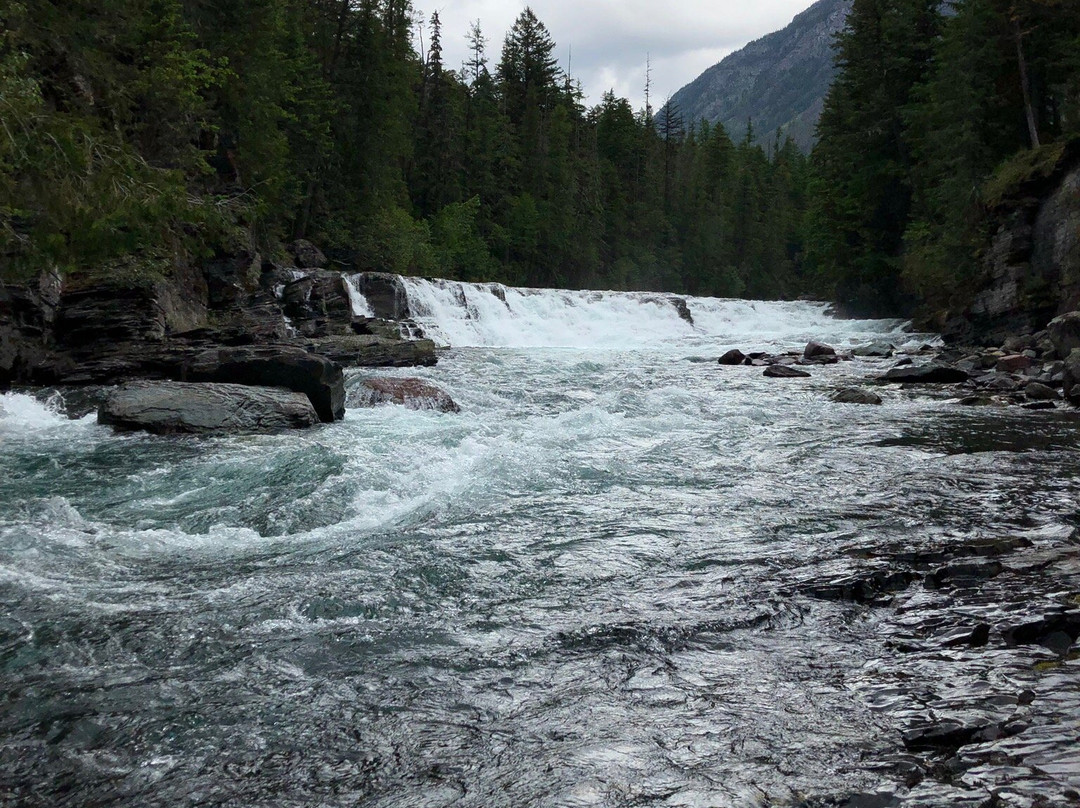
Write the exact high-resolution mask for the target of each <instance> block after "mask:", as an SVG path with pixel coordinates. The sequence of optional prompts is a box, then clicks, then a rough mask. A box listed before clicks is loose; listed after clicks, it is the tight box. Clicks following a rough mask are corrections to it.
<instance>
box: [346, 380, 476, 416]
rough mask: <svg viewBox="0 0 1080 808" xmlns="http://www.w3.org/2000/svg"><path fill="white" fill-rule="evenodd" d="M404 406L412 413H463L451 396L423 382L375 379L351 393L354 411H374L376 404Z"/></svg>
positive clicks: (349, 399)
mask: <svg viewBox="0 0 1080 808" xmlns="http://www.w3.org/2000/svg"><path fill="white" fill-rule="evenodd" d="M388 403H389V404H402V405H404V406H405V407H407V408H409V409H411V410H438V411H439V412H461V407H459V406H458V405H457V403H456V402H455V401H454V399H452V398H451V397H450V394H449V393H447V392H446V391H445V390H443V389H442V388H441V387H437V386H436V385H434V384H431V383H430V382H426V381H424V380H423V379H413V378H405V379H399V378H393V377H387V376H382V377H375V378H370V379H364V380H363V381H362V382H360V387H359V389H357V390H355V391H350V393H349V398H348V404H349V406H350V407H373V406H375V405H376V404H388Z"/></svg>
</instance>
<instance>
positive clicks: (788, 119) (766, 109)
mask: <svg viewBox="0 0 1080 808" xmlns="http://www.w3.org/2000/svg"><path fill="white" fill-rule="evenodd" d="M851 4H852V0H818V2H816V3H814V5H812V6H810V8H808V9H807V10H806V11H804V12H802V13H801V14H799V15H798V16H796V17H795V19H794V20H792V22H791V24H790V25H788V26H787V27H786V28H784V29H783V30H781V31H776V32H775V33H772V34H769V35H767V36H764V37H762V38H761V39H757V40H755V41H753V42H751V43H750V44H749V45H747V46H746V47H744V48H743V49H742V50H738V51H735V52H734V53H732V54H730V55H728V56H727V57H725V58H724V59H723V60H722V61H721V62H720V63H719V64H716V65H713V66H712V67H710V68H709V69H708V70H706V71H705V72H704V73H702V74H701V75H700V76H698V77H697V78H696V79H694V80H693V81H692V82H690V83H689V84H687V85H686V86H685V87H683V88H682V89H681V90H679V91H678V92H677V93H675V94H674V95H673V96H672V97H671V100H670V101H669V102H668V103H670V104H672V105H673V106H674V107H675V109H676V110H677V111H678V113H679V114H680V115H681V116H682V118H683V120H684V121H685V123H686V124H687V125H689V124H691V123H696V122H698V121H700V120H701V119H702V118H704V119H705V120H707V121H709V122H710V123H717V122H719V123H722V124H723V125H724V128H726V129H727V131H728V133H729V134H730V135H731V136H732V138H734V139H735V140H739V139H741V138H742V137H743V135H744V133H745V132H746V124H747V121H748V120H752V121H753V124H754V132H755V140H756V141H757V142H759V143H762V144H766V145H767V144H769V143H771V142H772V141H773V139H774V138H775V137H776V130H777V129H780V130H781V131H782V133H783V134H784V135H790V136H791V138H792V139H793V140H794V141H795V142H796V143H797V144H798V145H799V147H800V148H801V149H802V150H803V151H809V150H810V148H811V147H812V146H813V144H814V136H815V128H816V126H817V121H818V117H819V116H820V115H821V109H822V105H823V102H824V100H825V94H826V92H828V89H829V85H830V84H831V83H832V79H833V76H834V75H835V73H836V69H835V67H834V66H833V50H832V43H833V37H834V36H835V35H836V34H837V33H838V32H839V31H841V30H842V29H843V27H844V23H845V21H846V20H847V15H848V12H849V11H851Z"/></svg>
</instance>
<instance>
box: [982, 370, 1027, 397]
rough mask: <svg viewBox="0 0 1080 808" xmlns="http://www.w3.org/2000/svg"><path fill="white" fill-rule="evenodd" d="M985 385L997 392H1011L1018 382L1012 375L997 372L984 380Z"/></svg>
mask: <svg viewBox="0 0 1080 808" xmlns="http://www.w3.org/2000/svg"><path fill="white" fill-rule="evenodd" d="M980 381H981V380H980ZM986 386H987V387H989V388H990V389H991V390H996V391H997V392H999V393H1011V392H1013V391H1015V390H1016V389H1017V388H1019V387H1020V383H1019V382H1018V381H1016V379H1014V378H1013V377H1012V376H1008V375H1006V374H1004V373H998V374H996V375H994V376H993V377H992V378H991V379H989V380H988V381H987V382H986Z"/></svg>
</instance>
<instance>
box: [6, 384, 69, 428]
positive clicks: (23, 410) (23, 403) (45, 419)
mask: <svg viewBox="0 0 1080 808" xmlns="http://www.w3.org/2000/svg"><path fill="white" fill-rule="evenodd" d="M62 407H63V399H61V398H60V397H59V396H54V397H53V398H50V399H49V400H48V401H39V400H38V399H36V398H34V397H33V396H28V395H25V394H23V393H4V394H3V395H0V433H3V432H12V433H25V432H38V431H41V430H46V429H53V428H55V427H57V426H60V425H63V424H67V423H69V421H68V419H67V418H66V417H64V415H63V413H62V412H61V411H60V410H61V408H62Z"/></svg>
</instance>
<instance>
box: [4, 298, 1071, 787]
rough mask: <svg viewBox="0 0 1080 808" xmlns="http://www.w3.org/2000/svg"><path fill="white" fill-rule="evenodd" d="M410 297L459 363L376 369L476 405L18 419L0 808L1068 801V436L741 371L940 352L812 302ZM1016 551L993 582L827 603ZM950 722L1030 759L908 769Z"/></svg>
mask: <svg viewBox="0 0 1080 808" xmlns="http://www.w3.org/2000/svg"><path fill="white" fill-rule="evenodd" d="M411 284H412V285H411V286H410V301H411V303H412V306H413V310H414V312H416V313H417V315H418V317H417V319H418V320H419V321H420V322H421V325H423V326H424V328H425V329H426V331H427V332H428V333H429V335H431V336H432V337H434V338H436V339H437V340H438V341H440V342H442V343H444V344H448V345H452V346H454V347H452V348H449V349H447V350H446V352H445V353H444V354H443V355H442V356H441V358H440V362H439V364H438V366H437V367H434V368H430V369H423V370H421V371H413V370H410V371H408V372H404V371H381V372H382V373H390V374H396V375H420V376H422V377H423V378H425V379H427V380H429V381H432V382H434V383H436V384H438V385H440V386H442V387H443V388H445V389H446V390H447V391H448V392H449V393H450V394H451V395H452V396H453V397H454V398H455V399H456V401H457V402H458V403H459V404H460V405H461V408H462V412H461V413H460V414H443V413H437V412H432V411H423V410H410V409H405V408H402V407H393V406H384V407H377V408H373V409H350V410H349V411H348V413H347V418H346V419H345V420H344V421H342V422H338V423H335V424H331V425H324V426H322V427H320V428H317V429H315V430H313V431H309V432H304V433H290V434H280V435H271V436H242V437H227V438H197V437H171V438H161V437H151V436H146V435H141V434H114V433H113V432H112V431H110V430H109V429H107V428H105V427H101V426H98V425H97V424H96V423H95V419H94V416H93V415H91V416H87V417H85V418H81V419H75V420H69V419H68V418H66V417H64V415H63V414H62V411H60V407H59V404H60V403H59V402H58V401H56V400H54V401H51V402H42V401H40V400H38V399H36V398H33V397H31V396H30V395H27V394H17V393H15V394H7V395H5V396H3V397H0V447H2V452H0V599H2V602H3V605H4V610H3V614H2V615H0V685H2V687H0V711H2V712H0V803H2V804H3V805H11V806H28V807H30V806H35V807H36V806H139V807H140V808H147V807H149V806H163V807H164V806H169V808H177V807H178V806H189V805H190V806H196V805H198V806H218V805H220V806H245V807H247V806H315V805H318V806H372V807H374V806H378V807H379V808H390V806H402V807H404V806H408V807H409V808H420V807H422V806H425V807H426V806H431V807H432V808H434V807H435V806H470V807H471V806H476V808H481V807H485V808H496V807H497V806H521V807H523V808H525V807H528V806H538V807H539V806H544V807H547V806H750V805H796V804H802V805H808V806H809V805H822V806H824V805H843V804H851V805H866V806H872V805H892V804H900V802H898V801H906V802H904V803H903V804H910V805H939V804H940V805H967V804H970V805H979V804H990V803H987V802H985V799H986V798H987V795H989V794H991V793H994V792H995V790H997V791H998V792H1001V791H1002V789H1004V793H1006V794H1015V795H1019V796H1017V797H1016V799H1017V800H1021V801H1020V802H1008V801H1007V802H1006V803H1004V804H1009V805H1013V804H1015V805H1023V804H1034V803H1032V802H1031V800H1032V799H1033V797H1032V795H1036V796H1038V795H1045V796H1046V798H1047V799H1049V800H1051V801H1050V802H1048V803H1046V804H1052V805H1057V804H1069V800H1070V799H1072V797H1070V795H1073V796H1075V795H1076V790H1077V789H1080V753H1078V752H1077V749H1078V745H1077V740H1078V739H1080V675H1078V672H1077V666H1078V665H1080V663H1078V662H1077V661H1076V660H1075V659H1072V660H1070V658H1069V657H1070V655H1069V654H1068V653H1064V652H1062V653H1053V652H1052V651H1051V650H1048V649H1047V648H1044V647H1043V646H1042V645H1038V644H1029V645H1016V644H1015V643H1010V642H1006V641H1005V639H1003V638H1004V637H1005V636H1006V635H1005V634H1004V633H1003V631H1004V629H1003V627H1004V626H1007V625H1010V624H1011V623H1016V622H1017V621H1022V619H1027V618H1028V617H1030V614H1034V613H1038V614H1042V613H1043V612H1045V611H1046V609H1053V608H1058V607H1060V606H1061V604H1063V603H1065V604H1067V603H1069V602H1072V603H1076V602H1077V601H1076V600H1075V597H1076V593H1077V592H1080V570H1078V569H1077V564H1076V552H1075V544H1074V539H1073V530H1074V528H1075V527H1076V525H1077V524H1078V516H1077V502H1078V497H1080V479H1078V476H1077V470H1078V468H1080V466H1078V464H1077V459H1078V454H1077V447H1078V445H1080V430H1078V426H1077V421H1076V420H1075V419H1074V418H1072V417H1071V416H1069V415H1066V414H1055V413H1046V414H1044V413H1030V412H1025V411H1022V410H1019V409H1000V410H988V409H969V408H961V407H959V406H957V405H956V403H955V402H953V401H949V400H947V399H946V398H945V397H944V396H940V395H938V396H927V395H924V394H921V393H918V392H917V391H907V390H901V389H899V388H896V387H893V388H883V390H882V394H883V397H884V398H885V403H884V405H882V406H880V407H871V406H857V405H845V404H836V403H832V402H831V401H830V400H829V394H830V392H831V391H832V390H834V389H836V388H838V387H842V386H844V385H846V384H851V383H855V382H859V381H861V380H863V379H865V378H866V377H867V376H872V375H875V374H878V373H881V372H883V370H884V369H886V368H888V367H890V366H891V364H892V361H891V360H884V359H877V360H873V359H866V360H855V361H852V362H842V363H840V364H838V365H834V366H830V367H822V368H813V370H812V372H813V376H812V378H810V379H767V378H764V377H762V375H761V370H760V368H747V367H735V368H730V367H727V368H725V367H720V366H718V365H717V364H716V361H715V360H716V357H717V356H719V355H720V354H721V353H722V352H723V351H724V350H726V349H727V348H730V347H740V348H743V349H744V350H757V349H760V350H778V349H794V348H801V346H802V345H803V344H805V342H806V341H807V340H808V339H811V338H814V339H819V340H823V341H826V342H829V343H830V344H833V345H835V346H837V347H838V348H842V347H845V346H851V345H855V344H859V343H863V342H866V341H868V340H878V339H887V340H891V341H892V342H894V343H895V344H897V345H902V344H910V347H912V348H913V349H914V348H915V347H917V346H918V345H919V344H921V342H924V341H926V339H927V338H926V337H925V336H922V337H919V336H918V335H910V334H906V333H904V332H903V331H902V330H901V324H900V323H898V322H894V321H889V322H886V321H863V322H857V321H842V320H836V319H833V318H831V317H829V316H828V315H827V314H826V312H825V310H824V307H823V306H821V305H819V304H813V303H760V302H759V303H754V302H747V301H716V300H701V299H693V298H691V299H689V301H688V302H689V309H690V311H691V313H692V314H693V317H694V324H693V325H691V324H690V323H688V322H686V321H685V320H683V319H680V317H679V315H678V312H677V310H676V309H675V307H674V306H672V305H670V303H668V302H667V300H666V299H665V298H664V297H663V296H648V295H635V294H622V295H617V294H611V293H604V294H601V293H584V292H582V293H561V292H552V291H545V292H530V291H526V290H506V289H500V290H498V291H499V292H500V294H499V295H495V294H492V293H491V292H490V290H488V289H486V288H485V287H470V286H454V285H448V284H433V283H429V282H424V281H413V282H411ZM503 298H505V300H504V299H503ZM359 375H360V374H358V373H357V372H350V378H351V379H352V383H353V384H355V383H356V379H357V378H358V376H359ZM1001 537H1010V539H1011V540H1014V541H1015V542H1017V543H1018V546H1019V544H1022V546H1023V547H1024V548H1026V549H1025V550H1024V551H1023V553H1022V554H1021V556H1020V561H1015V560H1010V559H1011V558H1012V557H1011V556H1010V557H1006V558H1005V559H1003V562H1004V564H1005V570H1004V573H1002V574H999V575H997V577H995V578H994V580H986V581H975V582H972V583H970V584H967V585H964V586H961V587H959V588H953V589H949V588H948V587H946V588H944V590H943V589H942V588H931V587H929V586H927V585H925V584H924V583H923V582H922V581H921V580H918V579H913V580H912V581H911V582H910V583H907V582H905V583H906V585H905V586H903V587H901V588H900V589H899V590H898V591H897V593H896V595H895V598H894V599H893V600H891V601H888V602H882V603H866V602H852V601H851V600H844V599H839V600H837V599H831V598H828V597H821V596H820V592H818V593H816V594H815V592H814V586H816V585H817V584H818V583H820V582H821V581H828V580H834V579H836V577H837V576H841V577H842V576H844V575H850V574H856V573H858V571H859V570H860V569H862V568H863V567H864V566H865V565H866V564H874V563H878V561H880V560H882V559H887V558H889V557H890V556H889V554H890V553H896V552H899V551H901V550H905V549H908V550H910V549H917V548H937V549H940V548H942V547H946V548H947V547H949V546H953V545H962V544H965V543H968V544H970V543H971V542H978V541H986V540H996V539H1000V538H1001ZM1040 564H1041V566H1039V565H1040ZM943 592H944V594H943ZM1070 598H1071V599H1072V601H1070V600H1069V599H1070ZM905 620H906V621H907V622H905ZM1010 621H1011V622H1010ZM983 622H985V623H986V624H987V625H989V626H990V627H991V634H990V638H989V641H988V642H987V643H985V644H983V645H980V646H979V647H974V645H973V646H972V647H970V648H969V647H968V646H966V645H965V646H963V647H961V648H956V647H953V646H948V647H946V646H944V645H940V644H937V645H935V644H934V642H933V641H932V639H933V637H935V636H938V635H940V634H941V633H942V632H945V631H947V630H951V629H953V628H955V627H956V626H961V627H962V626H965V625H968V624H981V623H983ZM904 638H907V639H906V640H904ZM1072 639H1075V637H1072ZM901 640H903V641H904V642H908V644H909V646H910V644H911V643H915V647H914V648H912V647H907V648H904V647H903V646H902V645H898V643H900V642H901ZM919 643H922V645H919ZM1067 646H1068V643H1067V642H1066V648H1067ZM898 648H899V649H900V650H897V649H898ZM1072 656H1073V657H1075V654H1073V655H1072ZM950 710H951V711H952V712H950ZM927 711H929V712H930V713H933V716H932V720H934V721H940V720H944V719H951V718H955V716H954V715H953V714H954V713H956V714H959V715H960V716H961V719H959V720H967V719H968V718H971V716H975V718H972V719H971V720H972V721H975V722H976V725H979V724H978V721H983V723H984V724H986V722H987V721H989V722H990V724H987V726H989V725H992V726H994V727H998V728H999V729H998V731H996V732H995V733H993V734H994V735H998V736H1001V737H989V736H987V737H979V738H976V739H966V740H967V741H970V743H965V745H964V749H962V750H959V751H958V750H957V749H956V748H955V747H956V744H954V745H953V748H952V749H949V750H948V752H947V753H946V752H942V751H941V750H938V749H933V750H930V751H920V750H919V749H918V748H917V744H911V743H909V744H908V747H910V748H906V747H905V743H904V742H903V740H902V738H903V733H904V732H905V731H908V730H910V728H911V727H912V726H916V725H917V724H918V721H919V720H921V719H920V718H919V716H924V714H925V713H927ZM988 715H989V716H990V718H987V716H988ZM964 716H966V717H967V718H964ZM943 717H944V718H943ZM926 720H930V719H926ZM1010 721H1011V722H1012V724H1009V722H1010ZM1018 722H1019V723H1018ZM979 726H982V725H979ZM1006 726H1007V729H1001V728H1002V727H1006ZM1039 739H1041V743H1042V745H1041V746H1040V745H1038V744H1037V743H1036V741H1039ZM980 743H981V744H982V746H981V747H980V746H979V744H980ZM1007 743H1013V744H1014V745H1015V744H1017V743H1020V744H1022V745H1023V744H1026V746H1023V748H1022V749H1020V751H1016V749H1015V748H1014V747H1009V748H1010V749H1013V753H1012V756H1011V757H1010V756H1009V754H1006V752H1007V750H1006V752H1002V749H1003V748H1005V747H1004V746H1003V744H1007ZM1032 744H1035V747H1037V748H1035V747H1033V746H1032ZM1033 749H1034V751H1032V750H1033ZM980 750H981V751H980ZM978 753H983V754H982V757H979V754H978ZM965 754H966V755H967V757H966V758H965ZM972 755H974V757H972ZM1040 755H1041V757H1040ZM957 760H960V761H961V763H959V764H958V763H956V762H955V761H957ZM964 761H967V762H966V763H965V762H964ZM941 766H945V767H948V766H953V768H954V769H955V771H952V772H951V773H950V772H944V773H943V772H942V771H941V770H939V768H940V767H941ZM958 766H959V768H957V767H958ZM935 767H939V768H935ZM853 794H863V795H869V794H875V795H876V796H874V797H872V798H871V797H860V798H858V799H866V800H871V801H869V802H861V803H860V802H849V803H845V802H844V800H848V799H849V797H850V795H853ZM980 799H982V800H983V802H981V803H980V802H979V801H978V800H980ZM1025 799H1026V800H1028V802H1027V803H1025V802H1023V800H1025ZM873 800H880V801H879V802H874V801H873ZM890 800H891V802H890ZM919 800H922V801H921V802H920V801H919ZM964 800H971V802H970V803H969V802H964Z"/></svg>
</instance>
